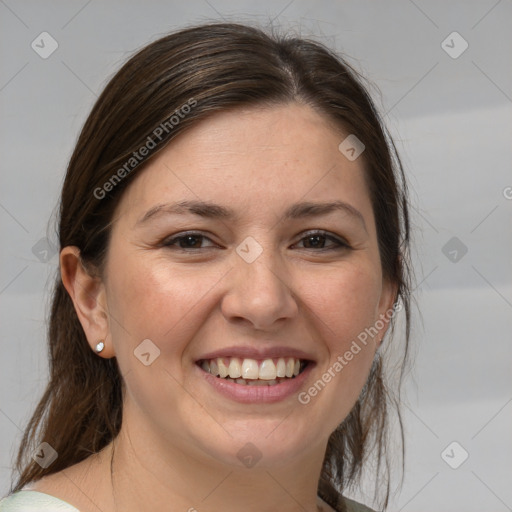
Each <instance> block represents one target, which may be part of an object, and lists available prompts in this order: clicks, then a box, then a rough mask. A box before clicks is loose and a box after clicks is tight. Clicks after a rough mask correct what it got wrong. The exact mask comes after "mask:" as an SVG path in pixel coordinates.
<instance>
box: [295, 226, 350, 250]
mask: <svg viewBox="0 0 512 512" xmlns="http://www.w3.org/2000/svg"><path fill="white" fill-rule="evenodd" d="M327 241H330V242H331V245H330V246H328V247H325V244H326V242H327ZM301 242H302V243H305V247H303V249H318V250H320V251H332V250H339V249H348V248H349V247H350V246H349V245H348V243H347V242H345V241H343V240H342V239H340V238H338V237H335V236H333V235H329V234H328V233H326V232H325V231H310V232H308V233H306V236H304V237H303V238H301V240H300V241H299V243H301Z"/></svg>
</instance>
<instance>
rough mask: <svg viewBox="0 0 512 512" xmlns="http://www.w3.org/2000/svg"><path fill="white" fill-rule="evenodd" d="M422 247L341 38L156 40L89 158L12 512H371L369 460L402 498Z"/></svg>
mask: <svg viewBox="0 0 512 512" xmlns="http://www.w3.org/2000/svg"><path fill="white" fill-rule="evenodd" d="M408 240H409V227H408V210H407V197H406V185H405V182H404V180H403V171H402V168H401V165H400V161H399V159H398V156H397V155H396V152H395V150H394V146H393V144H392V142H391V140H390V139H389V137H388V136H387V135H386V132H385V130H384V128H383V127H382V125H381V122H380V120H379V117H378V115H377V113H376V111H375V108H374V106H373V104H372V101H371V99H370V97H369V96H368V94H367V92H366V90H365V89H364V87H363V86H362V85H361V82H360V80H359V79H358V77H357V74H356V73H355V72H354V71H353V70H351V69H350V67H349V66H348V65H347V64H346V63H344V62H343V61H342V60H341V59H340V58H339V57H337V56H336V55H334V54H333V53H332V52H330V51H329V50H328V49H326V48H324V47H323V46H322V45H320V44H318V43H315V42H311V41H306V40H302V39H294V38H282V37H278V36H269V35H267V34H265V33H264V32H262V31H260V30H258V29H256V28H251V27H247V26H243V25H238V24H208V25H202V26H198V27H193V28H188V29H185V30H182V31H179V32H177V33H174V34H171V35H169V36H166V37H164V38H162V39H159V40H157V41H155V42H153V43H151V44H150V45H148V46H147V47H145V48H143V49H142V50H141V51H140V52H138V53H137V54H136V55H135V56H133V57H132V58H130V60H129V61H128V62H127V63H126V64H125V65H124V66H123V67H122V68H121V70H120V71H119V72H118V73H117V74H116V75H115V76H114V77H113V79H112V80H111V81H110V83H109V84H108V85H107V87H106V88H105V90H104V92H103V93H102V95H101V96H100V98H99V99H98V101H97V103H96V105H95V106H94V108H93V110H92V112H91V114H90V116H89V118H88V119H87V121H86V124H85V126H84V128H83V130H82V133H81V135H80V137H79V139H78V142H77V145H76V148H75V151H74V153H73V155H72V157H71V160H70V163H69V167H68V170H67V175H66V179H65V182H64V185H63V190H62V197H61V209H60V245H61V251H60V274H59V276H58V278H57V281H56V287H55V291H54V298H53V307H52V311H51V318H50V326H49V344H50V371H51V375H50V382H49V384H48V387H47V389H46V392H45V394H44V396H43V398H42V399H41V402H40V403H39V405H38V407H37V409H36V411H35V413H34V415H33V417H32V419H31V421H30V423H29V425H28V427H27V430H26V432H25V435H24V438H23V440H22V444H21V447H20V451H19V455H18V461H17V463H18V466H17V469H18V471H19V474H20V476H19V478H18V480H17V482H16V484H15V485H14V486H13V488H12V493H11V495H10V496H9V497H7V498H6V499H5V500H4V501H3V502H2V504H1V505H0V510H1V511H2V512H9V511H13V510H20V509H24V507H27V506H28V505H29V504H32V503H33V504H34V506H37V509H38V510H48V511H49V510H68V511H71V510H80V511H81V512H89V511H97V510H101V511H103V512H110V511H116V510H123V512H130V511H132V510H133V511H135V510H137V511H138V510H156V511H159V510H172V511H174V510H176V511H178V510H183V511H186V510H188V511H194V510H197V511H217V510H222V511H224V512H226V511H231V510H233V511H234V510H245V511H276V510H279V511H296V510H301V511H316V510H324V511H328V510H337V511H359V510H370V509H368V508H367V507H365V506H364V505H362V504H358V503H355V502H354V501H351V500H349V499H347V498H346V497H344V496H343V492H345V491H346V490H347V489H349V487H350V486H351V485H354V484H355V483H356V482H357V479H358V478H359V476H360V474H361V470H362V469H363V461H365V462H366V461H367V460H368V457H369V456H374V457H375V459H374V460H375V461H376V462H377V466H376V468H377V475H376V476H375V478H376V488H377V487H378V486H381V485H382V484H384V487H385V486H386V482H387V480H386V479H387V472H384V471H383V470H384V469H386V468H388V467H389V463H388V462H386V461H385V457H386V451H385V449H386V439H387V430H386V427H387V423H388V414H389V411H388V405H389V401H390V400H391V396H392V395H391V393H390V391H389V390H388V388H387V386H386V380H385V378H384V376H383V370H382V358H381V352H382V350H383V349H382V347H383V346H384V345H389V343H390V338H389V336H388V337H387V338H386V340H385V341H383V338H384V335H385V334H386V332H388V331H389V330H390V329H388V328H389V327H390V324H392V319H393V317H394V314H395V312H396V311H397V310H398V309H400V308H402V307H403V308H404V309H405V317H406V337H407V336H408V325H409V324H408V321H409V289H410V285H409V277H408V271H407V254H406V252H405V251H406V250H407V244H408ZM405 356H406V353H404V354H403V357H404V360H405ZM388 496H389V485H388V488H387V492H386V493H385V497H384V503H383V506H384V507H385V506H386V504H387V501H388ZM17 507H18V508H17Z"/></svg>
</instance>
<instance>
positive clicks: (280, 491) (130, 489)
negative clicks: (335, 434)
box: [109, 423, 325, 512]
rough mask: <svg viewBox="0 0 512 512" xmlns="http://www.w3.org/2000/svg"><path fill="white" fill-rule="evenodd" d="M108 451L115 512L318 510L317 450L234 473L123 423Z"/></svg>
mask: <svg viewBox="0 0 512 512" xmlns="http://www.w3.org/2000/svg"><path fill="white" fill-rule="evenodd" d="M150 446H151V447H153V448H149V447H150ZM155 447H157V448H156V449H155ZM320 448H321V447H320ZM324 448H325V447H324ZM113 449H114V457H113V466H112V468H113V477H112V484H113V485H112V487H113V493H112V494H113V503H114V510H115V511H116V512H120V511H121V510H122V511H123V512H131V511H139V510H155V511H160V510H168V509H169V505H171V504H172V509H173V510H183V511H187V512H195V511H200V512H216V511H218V510H222V511H223V512H235V511H236V512H238V511H239V510H240V508H241V505H242V504H243V509H244V511H246V512H267V511H268V512H275V511H276V510H279V511H280V512H299V511H300V512H317V510H318V506H317V485H318V479H319V477H320V471H321V467H322V462H323V456H324V451H322V450H321V449H317V450H315V451H314V452H308V453H307V454H304V455H302V456H301V457H298V458H295V459H293V460H290V461H288V463H287V464H284V465H281V466H279V467H267V468H264V467H261V468H259V467H258V466H257V465H256V466H254V467H252V468H245V467H238V466H237V467H235V466H228V465H224V464H222V463H220V462H219V461H215V460H211V458H208V457H207V456H205V457H204V459H201V460H199V459H198V458H197V456H195V455H193V454H191V453H185V452H184V451H183V450H181V449H180V447H179V446H173V445H171V446H169V443H163V442H155V439H153V438H151V441H150V440H149V433H148V432H147V431H145V432H137V429H134V428H132V426H130V425H127V424H126V423H123V428H122V429H121V432H120V434H119V436H118V437H117V438H116V440H115V441H114V443H113ZM109 462H110V459H109Z"/></svg>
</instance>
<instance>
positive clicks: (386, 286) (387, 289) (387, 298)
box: [374, 278, 401, 349]
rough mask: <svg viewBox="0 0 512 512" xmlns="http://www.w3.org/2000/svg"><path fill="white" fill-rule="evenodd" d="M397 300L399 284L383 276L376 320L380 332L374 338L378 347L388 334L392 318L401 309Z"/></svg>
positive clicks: (376, 326)
mask: <svg viewBox="0 0 512 512" xmlns="http://www.w3.org/2000/svg"><path fill="white" fill-rule="evenodd" d="M397 300H398V284H397V283H394V282H391V281H390V280H389V279H385V278H383V280H382V291H381V296H380V300H379V306H378V313H377V318H376V320H375V328H376V329H377V330H378V334H377V335H376V336H375V338H374V339H375V341H376V348H377V349H378V348H379V347H380V345H381V343H382V340H383V338H384V336H385V335H386V332H387V330H388V328H389V323H390V321H391V319H392V318H393V317H394V316H395V315H396V312H397V311H399V310H400V309H401V308H400V304H399V303H396V301H397Z"/></svg>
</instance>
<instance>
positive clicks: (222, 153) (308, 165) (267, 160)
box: [120, 103, 371, 219]
mask: <svg viewBox="0 0 512 512" xmlns="http://www.w3.org/2000/svg"><path fill="white" fill-rule="evenodd" d="M346 136H347V133H343V131H342V130H341V129H340V128H339V127H336V126H335V125H334V124H333V123H332V122H331V121H330V120H329V119H327V118H326V117H325V116H322V115H320V114H318V113H317V112H316V111H314V110H313V109H312V108H310V107H308V106H305V105H300V104H297V103H290V104H287V105H280V106H275V107H267V108H249V109H237V110H232V111H229V112H222V113H217V114H214V115H212V116H211V117H209V118H207V119H205V120H202V121H200V122H199V123H197V124H196V125H195V126H193V127H192V128H191V129H189V130H187V131H186V132H184V133H183V134H180V135H179V136H178V137H177V138H176V139H175V140H173V141H171V143H170V144H169V145H168V146H167V147H166V148H164V149H163V150H162V151H161V152H160V153H159V154H158V155H156V157H155V158H154V159H153V160H152V161H151V162H149V163H148V165H147V167H146V168H145V169H143V170H142V172H140V174H139V175H138V176H136V177H135V179H134V180H133V182H132V183H131V184H130V186H129V187H128V188H127V190H126V192H125V197H124V198H123V200H122V201H121V203H122V204H121V205H120V207H121V209H122V210H124V213H125V214H126V215H129V216H130V217H132V219H133V218H134V216H138V215H140V212H141V211H142V210H147V209H149V208H151V207H154V206H155V205H156V204H158V203H166V202H169V201H173V200H174V201H175V200H180V199H189V200H198V199H200V200H207V201H213V202H216V203H224V204H229V206H230V207H231V208H232V209H235V210H238V211H240V212H242V213H243V212H246V213H247V215H249V214H253V215H254V214H258V213H262V210H263V209H264V207H267V209H273V210H274V211H276V209H279V208H280V207H286V205H287V204H291V203H294V202H297V201H299V200H308V201H315V200H346V201H347V202H352V203H357V205H356V204H354V206H355V207H356V208H358V209H363V210H364V209H365V208H366V209H367V208H368V207H370V209H371V205H370V204H369V197H368V192H367V189H366V185H365V177H364V162H363V159H362V158H358V159H356V160H354V161H350V160H349V159H347V158H346V157H345V156H344V155H343V154H342V153H341V152H340V151H339V149H338V146H339V144H340V143H341V142H342V141H343V139H344V138H345V137H346Z"/></svg>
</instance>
